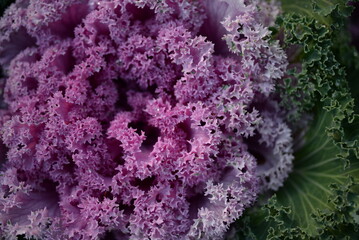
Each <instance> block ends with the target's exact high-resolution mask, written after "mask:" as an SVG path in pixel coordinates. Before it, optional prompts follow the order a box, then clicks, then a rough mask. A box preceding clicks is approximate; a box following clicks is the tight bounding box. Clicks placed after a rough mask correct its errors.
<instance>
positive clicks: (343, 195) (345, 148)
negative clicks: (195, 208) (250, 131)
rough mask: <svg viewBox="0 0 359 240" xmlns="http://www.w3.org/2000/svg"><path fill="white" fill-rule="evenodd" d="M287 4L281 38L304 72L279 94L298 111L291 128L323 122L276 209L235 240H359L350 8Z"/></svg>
mask: <svg viewBox="0 0 359 240" xmlns="http://www.w3.org/2000/svg"><path fill="white" fill-rule="evenodd" d="M282 2H283V10H284V13H285V15H284V16H282V17H280V18H279V19H278V21H277V24H278V28H279V29H280V30H277V32H282V33H283V35H284V44H285V48H286V49H289V50H291V51H290V52H291V53H295V56H290V60H291V63H292V64H293V66H294V67H295V66H298V63H300V65H301V67H300V68H299V69H295V68H294V67H293V68H292V69H290V70H289V73H288V78H287V79H285V80H284V81H283V83H282V84H279V85H278V88H277V91H278V93H279V94H280V96H281V98H282V99H283V101H282V106H283V107H286V108H287V109H288V110H291V111H290V112H289V113H290V115H289V117H288V122H293V120H297V121H300V120H301V117H302V116H303V114H304V113H309V112H311V111H313V109H316V111H314V112H312V113H313V115H314V119H315V120H314V121H313V122H312V123H310V124H309V130H308V131H307V134H306V135H305V137H304V138H303V139H301V140H302V142H303V146H302V147H301V148H300V149H299V150H297V151H296V153H295V160H294V170H293V173H292V174H291V175H290V176H289V178H288V180H287V181H286V182H285V184H284V186H283V187H282V188H281V189H279V191H278V192H276V193H275V195H273V196H272V197H270V198H269V200H268V201H266V198H267V197H266V196H261V199H260V200H259V201H258V202H259V203H258V206H256V207H254V208H252V209H249V210H247V212H246V214H244V216H243V218H241V219H240V221H238V223H237V225H236V229H237V233H236V234H233V235H231V236H232V238H230V239H359V229H358V226H359V216H358V213H359V187H358V185H357V183H358V182H359V161H358V158H359V143H358V141H359V117H358V114H357V113H358V111H356V109H358V108H355V106H354V102H355V101H354V99H353V97H352V96H357V92H358V91H357V90H355V89H353V90H350V89H349V86H350V87H353V86H357V84H358V83H357V81H354V79H355V78H357V76H358V75H356V74H355V72H359V68H358V64H355V63H354V62H355V60H356V59H357V58H358V57H357V56H356V54H355V53H353V52H350V53H349V52H348V50H349V49H350V47H348V44H349V41H348V39H346V40H345V41H344V40H343V38H345V36H347V35H345V34H343V29H344V25H343V24H344V23H345V21H346V17H347V16H348V15H349V12H350V7H348V6H347V5H346V3H347V1H339V0H335V1H329V2H328V1H323V0H318V1H314V0H313V1H310V0H304V1H293V0H282ZM347 72H349V73H350V74H348V75H347ZM356 102H358V99H357V101H356ZM319 106H320V107H319ZM293 109H295V111H293ZM297 140H298V139H297ZM261 202H266V204H261Z"/></svg>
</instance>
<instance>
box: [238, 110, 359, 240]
mask: <svg viewBox="0 0 359 240" xmlns="http://www.w3.org/2000/svg"><path fill="white" fill-rule="evenodd" d="M316 116H317V119H316V120H315V121H314V122H313V123H312V124H311V128H310V129H309V130H308V133H307V134H306V135H305V136H304V137H303V139H300V140H301V141H302V142H303V143H304V145H303V146H302V147H301V148H300V150H298V151H297V152H296V154H295V161H294V171H293V172H292V174H291V175H290V176H289V178H288V180H287V181H286V182H285V184H284V186H283V187H282V188H280V189H279V190H278V192H276V194H275V196H274V197H272V198H271V199H270V200H269V202H268V203H267V204H266V205H264V206H262V207H257V208H254V209H251V210H248V211H247V213H246V214H245V216H244V217H243V219H241V221H239V222H238V223H237V228H238V229H239V233H238V234H237V237H243V238H246V239H318V238H319V236H320V237H321V239H326V238H330V237H335V239H337V238H341V237H345V236H352V237H354V236H359V229H358V228H357V227H358V225H357V224H358V215H357V211H358V210H359V206H358V204H359V201H358V200H359V189H358V186H356V184H355V182H359V161H357V160H356V159H355V157H354V155H352V154H351V153H350V151H348V150H346V149H343V148H341V146H340V145H339V144H338V143H336V142H335V141H334V140H333V138H332V137H330V136H328V134H329V129H330V128H331V127H332V126H333V125H335V121H334V119H335V117H334V116H333V115H332V113H330V112H326V111H324V110H321V111H319V112H318V114H316ZM345 159H347V160H348V159H349V160H351V161H350V166H349V167H347V168H345V163H346V161H343V160H345ZM324 236H326V237H325V238H324ZM349 239H350V238H349ZM353 239H354V238H353Z"/></svg>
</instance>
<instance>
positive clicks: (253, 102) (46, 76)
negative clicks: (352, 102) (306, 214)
mask: <svg viewBox="0 0 359 240" xmlns="http://www.w3.org/2000/svg"><path fill="white" fill-rule="evenodd" d="M277 12H278V6H276V5H275V4H268V3H267V2H266V1H263V2H261V1H253V2H252V3H249V1H239V0H238V1H234V0H226V1H219V0H218V1H210V0H207V1H204V0H203V1H190V0H176V1H174V0H163V1H154V0H153V1H151V0H136V1H130V0H123V1H116V0H113V1H86V0H72V1H61V0H56V1H52V0H51V1H50V0H46V1H35V0H18V1H17V2H16V3H15V4H14V5H12V6H11V7H10V8H9V9H8V10H7V11H6V13H5V16H4V18H2V19H1V21H0V29H1V31H2V35H1V36H0V63H1V64H2V66H3V67H4V69H5V71H6V74H7V77H6V79H5V80H6V85H5V102H6V103H7V105H8V109H7V110H6V111H3V112H1V119H0V120H1V123H2V128H1V137H2V141H3V144H4V147H3V148H4V149H5V148H6V149H8V150H7V160H6V162H5V163H4V166H3V172H2V176H1V177H0V212H1V216H0V220H1V223H2V225H1V227H0V233H1V234H2V235H4V236H8V237H11V236H15V235H18V234H25V236H26V237H29V238H30V237H34V238H38V239H99V238H101V237H105V236H107V235H109V234H112V235H111V236H112V237H113V238H115V237H116V238H118V239H129V238H130V239H218V238H221V237H222V236H223V234H224V233H225V232H226V230H227V229H228V226H229V225H230V224H231V223H232V222H234V221H235V220H236V219H237V218H238V217H239V216H240V215H241V214H242V212H243V210H244V209H245V208H247V207H248V206H250V205H251V204H252V203H253V202H254V200H255V198H256V196H257V194H258V192H259V191H260V189H261V190H263V189H264V190H267V189H277V188H278V187H279V186H281V184H282V182H283V180H284V178H285V177H286V176H287V174H288V171H290V169H291V159H292V157H291V156H292V155H291V154H292V152H291V136H290V130H289V128H288V127H287V126H286V124H285V123H284V121H283V120H282V118H281V113H280V110H279V109H278V108H277V107H276V106H277V104H276V102H275V101H274V100H273V99H272V93H273V89H274V85H275V82H276V81H277V80H279V79H280V78H281V77H282V76H283V74H284V71H285V69H286V66H287V60H286V57H285V54H284V52H283V51H282V50H281V49H280V47H279V45H278V43H277V42H269V41H268V40H267V37H268V35H269V34H270V32H269V31H268V29H267V27H268V26H269V25H270V24H272V23H273V19H274V18H275V14H274V13H277ZM222 23H223V24H222ZM212 29H213V32H212ZM208 39H209V40H208ZM227 45H228V48H227ZM254 151H255V152H257V153H258V152H259V153H261V154H262V155H265V158H266V160H267V164H266V165H265V166H259V168H258V169H259V171H257V170H256V169H257V162H256V157H257V155H256V154H255V153H254ZM257 158H258V157H257ZM258 183H261V185H262V187H261V188H259V186H258Z"/></svg>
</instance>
